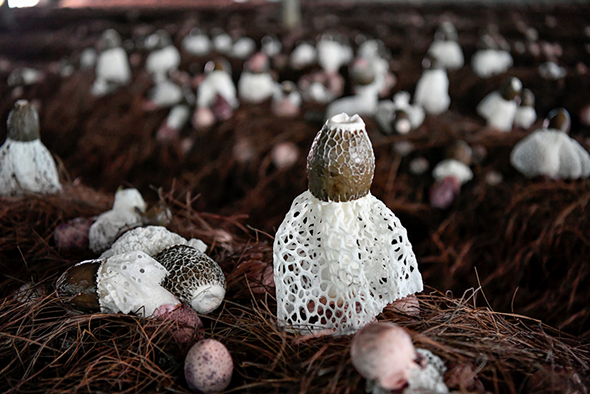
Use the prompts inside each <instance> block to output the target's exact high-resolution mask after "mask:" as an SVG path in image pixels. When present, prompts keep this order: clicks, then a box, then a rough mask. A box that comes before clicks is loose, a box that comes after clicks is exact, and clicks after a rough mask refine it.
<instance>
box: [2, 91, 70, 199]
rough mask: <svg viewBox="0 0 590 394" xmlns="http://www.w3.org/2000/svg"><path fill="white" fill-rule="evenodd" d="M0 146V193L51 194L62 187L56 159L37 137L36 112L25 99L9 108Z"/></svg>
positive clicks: (9, 194) (8, 194) (37, 116)
mask: <svg viewBox="0 0 590 394" xmlns="http://www.w3.org/2000/svg"><path fill="white" fill-rule="evenodd" d="M7 128H8V135H7V138H6V141H5V142H4V144H3V145H2V146H1V147H0V195H2V196H11V195H22V194H27V193H41V194H51V193H57V192H58V191H60V190H61V184H60V182H59V176H58V173H57V167H56V165H55V161H54V160H53V157H52V156H51V153H50V152H49V150H47V148H46V147H45V145H43V143H42V142H41V140H40V139H39V115H38V114H37V111H36V110H35V108H33V106H32V105H31V104H29V102H28V101H27V100H19V101H17V102H16V103H15V104H14V108H13V109H12V111H10V114H9V115H8V121H7Z"/></svg>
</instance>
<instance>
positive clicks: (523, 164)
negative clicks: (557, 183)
mask: <svg viewBox="0 0 590 394" xmlns="http://www.w3.org/2000/svg"><path fill="white" fill-rule="evenodd" d="M543 126H544V127H543V128H541V129H539V130H536V131H534V132H532V133H531V134H529V135H528V136H527V137H525V138H524V139H523V140H521V141H519V142H518V143H517V144H516V145H515V146H514V149H513V150H512V153H511V154H510V163H512V165H513V166H514V168H516V169H517V170H518V171H520V172H521V173H522V174H523V175H525V176H527V177H529V178H533V177H535V176H538V175H543V176H547V177H549V178H553V179H577V178H587V177H588V176H590V155H589V154H588V152H587V151H586V150H585V149H584V148H583V147H582V145H580V143H579V142H578V141H576V140H574V139H573V138H570V137H569V136H568V135H567V132H568V131H569V128H570V115H569V113H568V112H567V111H566V110H565V109H563V108H558V109H555V110H553V111H551V113H549V116H548V119H546V120H545V123H544V125H543Z"/></svg>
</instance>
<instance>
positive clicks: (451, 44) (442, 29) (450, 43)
mask: <svg viewBox="0 0 590 394" xmlns="http://www.w3.org/2000/svg"><path fill="white" fill-rule="evenodd" d="M457 39H458V34H457V30H456V29H455V26H454V25H453V24H452V23H451V22H443V23H441V25H440V26H439V27H438V29H437V30H436V33H435V34H434V42H433V43H432V44H430V47H429V48H428V53H430V54H432V55H434V56H435V57H436V58H437V59H439V61H440V62H441V65H442V66H443V67H444V68H446V69H448V70H458V69H460V68H461V67H463V63H464V59H463V51H462V50H461V46H459V43H458V42H457Z"/></svg>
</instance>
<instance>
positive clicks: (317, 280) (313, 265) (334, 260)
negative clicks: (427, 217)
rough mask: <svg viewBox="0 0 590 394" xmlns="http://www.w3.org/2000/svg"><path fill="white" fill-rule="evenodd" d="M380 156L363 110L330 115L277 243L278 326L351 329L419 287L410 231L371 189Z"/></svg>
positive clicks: (419, 288)
mask: <svg viewBox="0 0 590 394" xmlns="http://www.w3.org/2000/svg"><path fill="white" fill-rule="evenodd" d="M374 167H375V159H374V155H373V148H372V146H371V141H370V140H369V137H368V135H367V132H366V131H365V124H364V122H363V121H362V119H361V118H360V117H359V116H358V115H354V116H352V117H349V116H348V115H346V114H339V115H336V116H334V117H332V118H330V119H329V120H328V121H327V122H326V124H325V125H324V127H323V128H322V129H321V130H320V132H319V133H318V134H317V136H316V138H315V140H314V142H313V145H312V147H311V150H310V152H309V156H308V159H307V174H308V180H309V190H307V191H306V192H304V193H302V194H301V195H300V196H299V197H297V198H296V199H295V200H294V201H293V204H292V206H291V209H290V210H289V212H288V213H287V215H286V217H285V219H284V221H283V223H282V224H281V226H280V227H279V229H278V231H277V233H276V236H275V242H274V247H273V256H274V277H275V286H276V295H277V308H278V309H277V318H278V324H279V326H281V327H284V328H286V329H287V330H292V331H298V332H310V331H311V332H313V331H320V330H325V329H329V330H333V331H334V332H335V333H338V334H345V333H351V332H355V331H356V330H358V329H359V328H360V327H362V326H364V325H366V324H367V323H369V322H371V321H372V320H373V319H374V318H375V316H377V315H378V314H379V313H381V311H382V310H383V308H384V307H385V306H386V305H388V304H389V303H391V302H393V301H395V300H398V299H400V298H403V297H405V296H407V295H410V294H414V293H416V292H419V291H421V290H422V277H421V275H420V272H419V271H418V265H417V262H416V258H415V256H414V253H413V251H412V246H411V244H410V243H409V241H408V238H407V232H406V230H405V229H404V228H403V227H402V225H401V223H400V222H399V219H398V218H397V217H396V216H395V215H394V214H393V213H392V212H391V211H390V210H389V208H387V206H385V204H383V203H382V202H381V201H380V200H378V199H376V198H375V197H374V196H372V195H371V193H370V191H369V189H370V187H371V183H372V180H373V173H374Z"/></svg>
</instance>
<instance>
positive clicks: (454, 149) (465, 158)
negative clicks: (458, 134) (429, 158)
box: [445, 140, 473, 166]
mask: <svg viewBox="0 0 590 394" xmlns="http://www.w3.org/2000/svg"><path fill="white" fill-rule="evenodd" d="M445 157H446V158H447V159H454V160H457V161H460V162H461V163H463V164H465V165H466V166H470V165H471V162H472V159H473V150H472V149H471V147H470V146H469V144H468V143H467V142H465V141H463V140H458V141H455V142H454V143H453V144H452V145H450V146H448V147H447V149H446V150H445Z"/></svg>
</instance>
